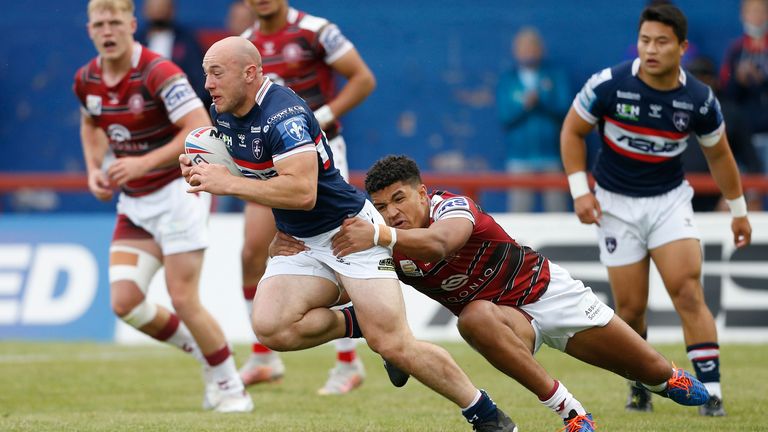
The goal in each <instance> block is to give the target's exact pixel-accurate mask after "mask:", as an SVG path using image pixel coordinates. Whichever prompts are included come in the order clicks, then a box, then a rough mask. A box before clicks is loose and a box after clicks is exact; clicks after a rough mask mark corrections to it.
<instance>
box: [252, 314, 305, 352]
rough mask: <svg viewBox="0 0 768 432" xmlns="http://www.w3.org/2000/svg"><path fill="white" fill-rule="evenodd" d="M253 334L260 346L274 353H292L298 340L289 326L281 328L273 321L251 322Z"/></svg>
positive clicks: (254, 320)
mask: <svg viewBox="0 0 768 432" xmlns="http://www.w3.org/2000/svg"><path fill="white" fill-rule="evenodd" d="M251 326H252V328H253V333H254V334H255V335H256V338H257V339H258V340H259V342H260V343H261V344H263V345H264V346H266V347H267V348H269V349H271V350H274V351H294V350H296V347H297V345H298V342H299V340H300V338H299V337H298V336H297V335H296V334H295V332H294V331H293V330H292V329H291V327H290V326H285V327H281V326H279V325H276V324H275V322H273V321H267V320H257V319H253V320H252V321H251Z"/></svg>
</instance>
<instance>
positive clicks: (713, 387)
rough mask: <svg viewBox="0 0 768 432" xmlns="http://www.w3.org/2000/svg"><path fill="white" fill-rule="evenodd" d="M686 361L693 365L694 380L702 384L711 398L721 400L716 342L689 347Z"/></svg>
mask: <svg viewBox="0 0 768 432" xmlns="http://www.w3.org/2000/svg"><path fill="white" fill-rule="evenodd" d="M686 351H688V359H689V360H690V361H691V363H693V369H694V370H695V371H696V378H698V380H699V381H701V382H702V383H703V384H704V387H706V388H707V391H708V392H709V394H710V395H712V396H717V397H718V398H720V399H722V397H723V395H722V390H721V388H720V345H718V344H717V343H716V342H705V343H700V344H695V345H689V346H688V347H687V348H686Z"/></svg>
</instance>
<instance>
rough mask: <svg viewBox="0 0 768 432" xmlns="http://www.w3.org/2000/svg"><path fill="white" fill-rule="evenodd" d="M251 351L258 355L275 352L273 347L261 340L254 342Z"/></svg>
mask: <svg viewBox="0 0 768 432" xmlns="http://www.w3.org/2000/svg"><path fill="white" fill-rule="evenodd" d="M251 352H252V353H254V354H256V355H265V354H269V353H271V352H273V351H272V350H271V349H269V348H267V347H266V346H264V345H263V344H262V343H261V342H258V341H256V342H254V343H253V345H252V346H251Z"/></svg>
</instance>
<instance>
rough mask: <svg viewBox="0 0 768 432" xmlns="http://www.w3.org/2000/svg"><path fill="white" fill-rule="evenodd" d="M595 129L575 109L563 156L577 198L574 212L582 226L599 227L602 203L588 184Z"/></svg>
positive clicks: (563, 133)
mask: <svg viewBox="0 0 768 432" xmlns="http://www.w3.org/2000/svg"><path fill="white" fill-rule="evenodd" d="M593 127H594V126H593V125H592V124H590V123H588V122H587V121H585V120H584V119H582V118H581V117H580V116H579V114H578V113H576V110H575V109H574V108H573V107H571V109H570V110H568V114H567V115H566V116H565V121H563V128H562V130H561V131H560V153H561V157H562V159H563V167H564V168H565V173H566V174H567V175H568V184H569V186H570V189H571V196H572V197H573V208H574V211H575V212H576V215H577V216H578V217H579V220H580V221H581V223H584V224H593V223H599V221H600V217H601V216H602V210H601V209H600V203H598V202H597V199H596V198H595V195H594V194H593V193H592V191H591V190H590V189H589V183H587V143H586V137H587V135H588V134H589V133H590V132H591V131H592V128H593Z"/></svg>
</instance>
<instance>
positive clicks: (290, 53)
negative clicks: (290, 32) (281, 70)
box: [283, 43, 302, 63]
mask: <svg viewBox="0 0 768 432" xmlns="http://www.w3.org/2000/svg"><path fill="white" fill-rule="evenodd" d="M301 57H302V52H301V47H300V46H299V45H298V44H295V43H289V44H288V45H286V46H284V47H283V58H284V59H285V61H286V62H287V63H298V62H300V61H301Z"/></svg>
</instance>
